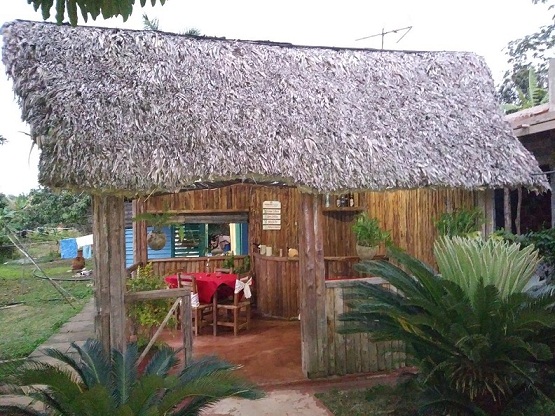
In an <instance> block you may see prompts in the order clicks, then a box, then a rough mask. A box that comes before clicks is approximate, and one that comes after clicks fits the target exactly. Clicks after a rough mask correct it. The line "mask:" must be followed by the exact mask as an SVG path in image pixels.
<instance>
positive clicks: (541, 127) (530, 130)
mask: <svg viewBox="0 0 555 416" xmlns="http://www.w3.org/2000/svg"><path fill="white" fill-rule="evenodd" d="M550 115H553V113H550ZM553 129H555V120H553V119H551V120H550V121H544V122H541V123H535V124H531V125H530V126H529V127H519V128H516V129H514V130H513V133H514V135H515V136H517V137H520V136H527V135H529V134H535V133H541V132H543V131H548V130H553Z"/></svg>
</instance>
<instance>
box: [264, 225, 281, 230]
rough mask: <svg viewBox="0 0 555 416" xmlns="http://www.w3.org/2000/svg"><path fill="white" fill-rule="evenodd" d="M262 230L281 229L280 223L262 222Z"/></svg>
mask: <svg viewBox="0 0 555 416" xmlns="http://www.w3.org/2000/svg"><path fill="white" fill-rule="evenodd" d="M262 229H263V230H281V225H272V224H264V225H263V226H262Z"/></svg>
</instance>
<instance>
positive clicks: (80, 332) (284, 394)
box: [29, 300, 332, 416]
mask: <svg viewBox="0 0 555 416" xmlns="http://www.w3.org/2000/svg"><path fill="white" fill-rule="evenodd" d="M94 335H95V334H94V300H91V301H90V302H89V303H87V304H86V305H85V307H84V308H83V310H82V311H81V312H79V313H78V314H77V315H75V316H74V317H73V318H71V319H70V320H69V321H68V322H66V323H65V324H64V325H63V326H62V327H61V328H60V330H59V331H58V332H57V333H56V334H54V335H52V336H51V337H50V338H49V339H48V340H46V342H44V343H43V344H42V345H41V346H39V347H38V348H37V349H36V350H35V351H33V353H32V354H31V355H30V356H29V357H30V358H33V359H36V360H40V361H47V362H51V360H52V359H50V358H49V357H47V356H45V355H44V353H43V352H42V351H43V350H44V349H45V348H55V349H57V350H60V351H63V352H71V351H72V349H73V348H72V347H71V343H72V342H75V343H77V344H78V345H79V344H83V343H84V342H85V340H86V339H87V338H92V337H94ZM202 415H203V416H224V415H241V416H249V415H253V416H254V415H256V416H274V415H275V416H294V415H299V416H300V415H305V416H330V415H332V414H331V413H330V412H329V411H328V410H327V409H326V408H325V407H324V406H323V405H322V403H321V402H320V401H319V400H318V399H317V398H316V397H314V395H313V394H312V393H309V392H307V391H306V389H304V388H303V389H299V390H296V389H294V388H291V387H289V388H284V389H283V390H272V391H268V392H266V397H264V398H262V399H260V400H256V401H252V400H243V399H237V398H229V399H225V400H222V401H220V402H218V403H216V404H215V405H214V406H213V407H212V408H210V409H209V410H207V411H205V412H203V413H202Z"/></svg>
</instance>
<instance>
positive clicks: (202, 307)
mask: <svg viewBox="0 0 555 416" xmlns="http://www.w3.org/2000/svg"><path fill="white" fill-rule="evenodd" d="M188 285H189V286H190V287H191V310H192V314H191V315H192V317H193V320H192V325H193V333H194V334H195V335H198V334H199V331H200V329H202V328H204V327H205V326H210V325H211V324H212V322H208V321H207V320H206V319H205V318H206V317H208V316H212V309H213V307H212V303H200V302H199V298H198V288H197V282H196V280H195V277H194V276H192V275H187V274H185V273H177V287H178V288H180V287H184V286H188ZM177 317H178V319H179V318H180V317H181V310H180V308H178V309H177ZM178 328H181V322H179V321H178Z"/></svg>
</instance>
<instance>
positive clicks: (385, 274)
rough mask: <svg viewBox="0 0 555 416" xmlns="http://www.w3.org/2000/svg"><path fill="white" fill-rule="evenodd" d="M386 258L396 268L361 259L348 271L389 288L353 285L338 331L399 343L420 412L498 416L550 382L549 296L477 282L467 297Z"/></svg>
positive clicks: (552, 325)
mask: <svg viewBox="0 0 555 416" xmlns="http://www.w3.org/2000/svg"><path fill="white" fill-rule="evenodd" d="M389 255H390V257H391V258H392V259H394V260H395V261H397V262H398V263H399V264H400V266H401V267H397V266H395V265H393V264H391V263H389V262H385V261H366V262H363V263H360V264H359V265H357V266H356V269H357V270H358V271H360V272H363V273H368V274H370V275H374V276H380V277H382V278H383V279H385V280H386V281H387V282H388V283H389V284H391V285H392V286H393V287H395V288H396V290H395V291H392V290H390V289H389V288H388V287H384V286H381V285H373V284H370V283H360V284H359V287H358V288H357V289H355V290H354V291H353V292H351V293H349V294H347V295H346V296H347V300H348V303H349V306H350V307H351V308H352V309H351V312H348V313H346V314H343V315H342V317H341V319H342V320H343V321H344V327H343V329H342V332H368V333H371V335H372V338H373V339H374V340H376V341H384V340H387V341H389V340H400V341H403V343H404V345H405V347H406V353H407V354H408V358H409V361H411V362H412V363H414V364H415V365H417V366H418V369H419V373H418V375H417V378H418V381H419V383H420V386H421V391H420V394H419V402H420V411H421V412H422V414H435V413H432V412H437V414H450V415H463V414H474V415H486V414H487V415H499V414H501V413H502V412H503V410H505V409H506V408H507V407H508V406H509V405H510V403H511V401H513V400H515V399H522V397H524V396H523V395H524V394H527V395H528V396H527V397H528V398H529V400H531V401H534V400H535V399H536V398H537V397H540V396H542V394H543V393H542V391H544V390H545V389H547V388H548V387H550V386H552V385H553V376H552V374H553V369H554V366H553V354H552V350H551V345H553V340H554V339H555V314H553V313H552V311H551V308H552V306H553V303H554V302H555V296H554V295H553V294H552V293H544V294H542V295H541V296H539V297H537V298H535V297H533V296H531V295H530V294H528V293H521V292H516V293H511V294H509V295H508V296H506V297H504V296H502V295H501V293H500V292H499V290H498V289H497V288H496V287H495V285H492V284H490V285H486V284H484V280H483V279H480V280H479V281H478V283H477V285H476V290H474V291H473V292H472V293H470V294H469V293H467V291H465V290H464V289H463V288H462V287H461V286H460V285H459V284H457V283H456V282H454V281H452V280H448V279H444V278H442V277H441V276H440V275H439V274H437V273H436V272H435V271H434V270H433V269H432V268H431V267H429V266H428V265H426V264H424V263H422V262H420V261H419V260H417V259H415V258H413V257H411V256H409V255H408V254H406V253H404V252H402V251H401V250H399V249H395V248H392V247H390V249H389ZM405 270H406V271H405ZM463 273H464V272H463V271H461V275H462V276H461V279H460V280H463V279H464V275H463Z"/></svg>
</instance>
